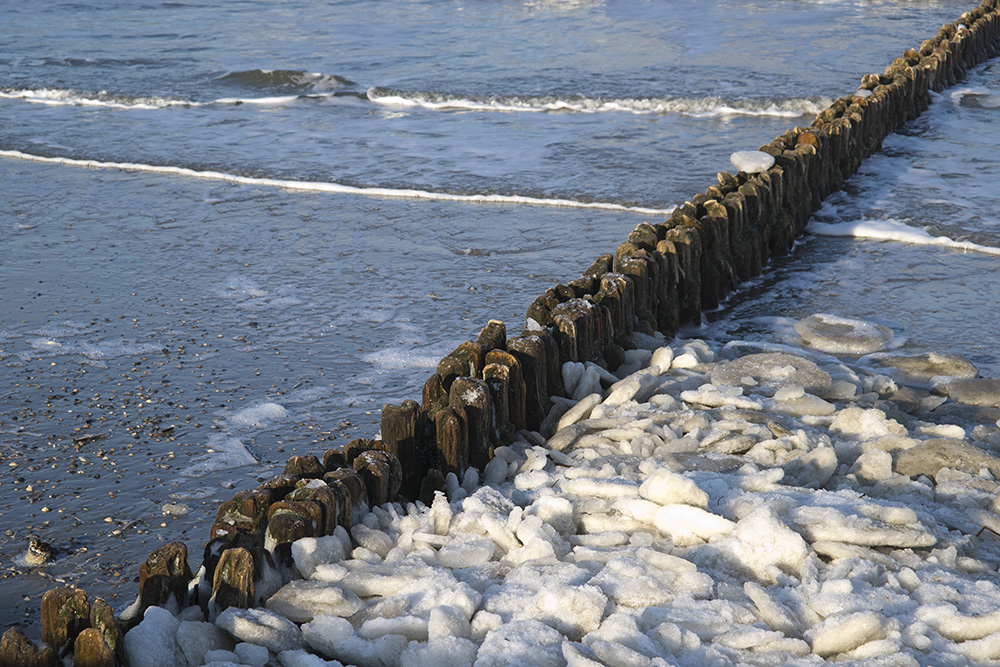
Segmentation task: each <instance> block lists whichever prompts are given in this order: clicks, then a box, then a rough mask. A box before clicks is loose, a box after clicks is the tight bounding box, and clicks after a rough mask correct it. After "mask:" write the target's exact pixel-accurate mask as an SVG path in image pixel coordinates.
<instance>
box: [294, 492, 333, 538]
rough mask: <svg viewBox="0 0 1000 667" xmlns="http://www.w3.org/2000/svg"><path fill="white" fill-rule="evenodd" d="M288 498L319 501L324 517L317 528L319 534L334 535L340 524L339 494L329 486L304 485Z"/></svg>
mask: <svg viewBox="0 0 1000 667" xmlns="http://www.w3.org/2000/svg"><path fill="white" fill-rule="evenodd" d="M285 499H286V500H309V501H312V502H314V503H317V504H318V505H319V506H320V509H321V510H322V517H321V519H320V523H319V526H318V530H317V535H333V531H334V530H336V528H337V526H338V525H339V524H340V513H341V507H340V499H339V498H338V497H337V494H336V493H334V491H333V490H332V489H331V488H330V487H329V485H327V486H303V487H300V488H298V489H295V490H294V491H292V492H291V493H289V494H288V495H287V496H286V497H285Z"/></svg>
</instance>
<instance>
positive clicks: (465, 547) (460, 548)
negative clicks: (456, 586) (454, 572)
mask: <svg viewBox="0 0 1000 667" xmlns="http://www.w3.org/2000/svg"><path fill="white" fill-rule="evenodd" d="M493 545H494V542H493V541H492V540H487V539H483V540H469V541H467V542H452V543H451V544H446V545H445V546H443V547H441V549H439V550H438V562H439V563H440V564H441V565H442V567H447V568H452V569H456V568H463V567H476V566H477V565H482V564H484V563H487V562H489V561H490V560H492V558H493V556H494V546H493Z"/></svg>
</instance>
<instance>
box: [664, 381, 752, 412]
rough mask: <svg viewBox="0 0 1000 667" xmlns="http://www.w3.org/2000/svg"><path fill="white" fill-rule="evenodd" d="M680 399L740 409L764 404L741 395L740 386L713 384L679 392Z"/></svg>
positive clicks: (710, 405) (698, 403) (710, 406)
mask: <svg viewBox="0 0 1000 667" xmlns="http://www.w3.org/2000/svg"><path fill="white" fill-rule="evenodd" d="M681 400H682V401H684V402H685V403H693V404H696V405H703V406H705V407H709V408H718V407H723V406H725V407H732V408H738V409H742V410H762V409H763V408H764V404H763V403H761V402H760V401H758V400H756V399H752V398H748V397H745V396H743V389H742V388H740V387H729V386H726V385H719V386H716V385H714V384H703V385H701V386H700V387H698V389H696V390H695V389H688V390H686V391H682V392H681Z"/></svg>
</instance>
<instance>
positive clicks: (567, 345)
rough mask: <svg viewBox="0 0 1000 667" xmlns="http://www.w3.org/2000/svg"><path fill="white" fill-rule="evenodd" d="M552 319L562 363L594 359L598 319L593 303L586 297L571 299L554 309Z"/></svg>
mask: <svg viewBox="0 0 1000 667" xmlns="http://www.w3.org/2000/svg"><path fill="white" fill-rule="evenodd" d="M552 319H553V321H554V323H555V334H556V340H557V341H558V344H559V363H560V364H564V363H566V362H567V361H591V360H593V359H594V357H595V349H594V340H595V330H596V328H597V321H596V313H595V308H594V304H593V303H591V302H590V301H587V300H586V299H570V300H569V301H566V302H565V303H561V304H559V305H558V306H557V307H556V308H555V310H553V311H552Z"/></svg>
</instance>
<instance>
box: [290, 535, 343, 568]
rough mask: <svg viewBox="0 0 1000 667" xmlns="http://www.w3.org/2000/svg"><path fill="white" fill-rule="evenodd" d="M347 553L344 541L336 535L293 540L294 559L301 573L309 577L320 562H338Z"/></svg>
mask: <svg viewBox="0 0 1000 667" xmlns="http://www.w3.org/2000/svg"><path fill="white" fill-rule="evenodd" d="M346 556H347V553H346V552H345V549H344V543H343V542H342V541H341V540H340V538H338V537H337V536H335V535H327V536H326V537H303V538H302V539H299V540H295V541H294V542H292V559H293V560H294V561H295V567H296V568H297V569H298V571H299V574H301V575H302V576H303V577H304V578H306V579H308V578H309V577H311V576H312V575H313V572H314V571H315V570H316V566H317V565H319V564H320V563H337V562H339V561H342V560H344V558H345V557H346Z"/></svg>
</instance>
